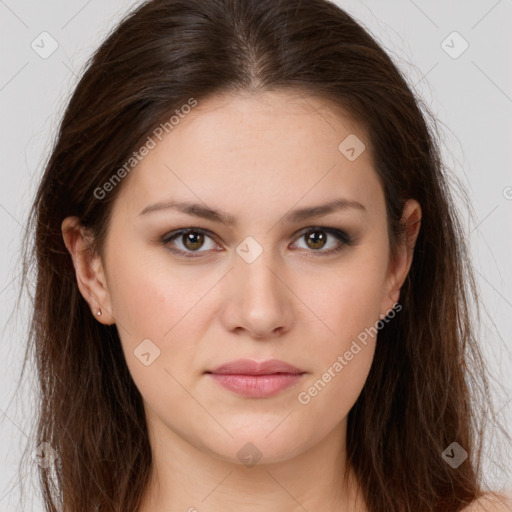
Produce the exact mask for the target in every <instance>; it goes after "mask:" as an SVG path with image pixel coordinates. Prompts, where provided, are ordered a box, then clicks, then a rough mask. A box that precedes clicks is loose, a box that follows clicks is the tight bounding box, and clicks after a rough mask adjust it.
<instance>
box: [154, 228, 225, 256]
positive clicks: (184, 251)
mask: <svg viewBox="0 0 512 512" xmlns="http://www.w3.org/2000/svg"><path fill="white" fill-rule="evenodd" d="M206 238H209V239H210V240H212V238H211V237H210V236H209V235H208V234H207V232H206V231H205V230H203V229H199V228H189V229H180V230H178V231H173V232H172V233H169V234H168V235H166V236H165V237H164V238H162V244H163V245H166V246H167V248H168V249H169V251H171V252H172V253H174V254H179V255H184V256H186V257H188V258H194V257H197V256H196V255H195V254H191V253H195V252H206V251H208V250H212V249H214V247H211V246H210V247H207V248H206V250H205V251H199V250H198V249H199V248H201V247H202V246H203V244H204V241H205V239H206ZM212 241H213V240H212ZM171 242H173V243H175V244H176V243H177V245H178V248H176V247H173V246H172V245H171ZM180 245H181V247H180ZM213 245H214V246H215V244H213ZM198 256H199V255H198Z"/></svg>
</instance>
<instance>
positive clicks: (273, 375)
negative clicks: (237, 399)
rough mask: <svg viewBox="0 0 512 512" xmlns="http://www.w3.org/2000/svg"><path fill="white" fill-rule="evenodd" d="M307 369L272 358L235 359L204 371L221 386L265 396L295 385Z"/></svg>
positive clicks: (254, 395) (251, 396)
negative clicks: (259, 360)
mask: <svg viewBox="0 0 512 512" xmlns="http://www.w3.org/2000/svg"><path fill="white" fill-rule="evenodd" d="M306 373H307V372H305V371H302V370H300V369H299V368H297V367H295V366H293V365H291V364H289V363H286V362H284V361H279V360H277V359H272V360H269V361H263V362H257V361H252V360H249V359H239V360H237V361H232V362H230V363H226V364H223V365H221V366H219V367H218V368H216V369H215V370H212V371H207V372H205V374H207V375H210V377H211V378H212V379H213V380H214V381H215V382H217V383H218V384H220V385H221V386H222V387H224V388H225V389H228V390H229V391H232V392H234V393H236V394H238V395H241V396H244V397H247V398H267V397H271V396H274V395H276V394H278V393H279V392H281V391H283V390H285V389H287V388H289V387H291V386H293V385H296V384H297V383H298V382H299V381H300V380H301V379H302V376H303V375H305V374H306Z"/></svg>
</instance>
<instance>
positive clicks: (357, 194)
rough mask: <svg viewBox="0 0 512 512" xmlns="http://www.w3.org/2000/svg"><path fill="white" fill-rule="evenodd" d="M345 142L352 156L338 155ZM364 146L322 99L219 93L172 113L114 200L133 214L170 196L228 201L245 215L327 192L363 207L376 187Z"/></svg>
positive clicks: (360, 133)
mask: <svg viewBox="0 0 512 512" xmlns="http://www.w3.org/2000/svg"><path fill="white" fill-rule="evenodd" d="M354 137H355V139H354ZM347 140H348V141H349V143H350V144H349V145H352V146H354V141H356V145H357V144H360V146H357V147H356V150H357V151H358V152H360V154H359V155H356V156H357V158H356V159H350V158H347V154H346V153H344V151H345V150H346V149H347V148H346V146H347V144H345V141H347ZM340 145H341V146H340ZM365 146H366V149H364V150H363V149H361V148H364V147H365ZM368 146H369V141H368V140H367V136H366V133H365V131H364V129H363V128H362V127H360V126H359V125H358V124H357V123H355V122H354V121H353V120H352V119H351V118H350V117H349V116H348V115H346V114H344V112H343V110H342V109H341V107H338V106H336V105H334V104H333V103H331V102H329V101H327V100H324V99H322V98H319V97H316V96H311V95H304V94H301V93H298V92H295V91H294V92H290V91H272V92H265V93H257V94H249V93H247V94H243V95H242V94H236V95H235V94H232V95H229V94H224V95H222V96H215V97H211V98H209V99H207V100H203V101H198V104H197V106H195V107H194V108H193V109H192V110H191V112H190V113H188V114H186V115H182V116H180V121H179V124H178V125H177V126H175V127H174V128H173V129H172V130H170V131H169V133H165V134H164V135H163V138H162V140H161V141H158V140H157V141H156V145H155V147H154V149H152V150H151V151H150V152H149V154H147V156H145V157H144V158H143V159H142V161H141V162H140V163H139V164H138V165H137V166H136V167H135V169H134V170H133V171H132V172H131V174H130V176H129V178H128V179H127V181H128V183H125V184H124V186H123V191H122V194H121V197H123V196H124V197H125V198H126V199H129V203H130V204H131V205H134V206H135V207H136V208H139V212H140V210H141V209H143V208H144V207H146V206H147V204H148V203H149V202H151V201H158V200H165V199H170V198H174V199H179V200H193V201H194V202H198V200H199V201H203V202H205V203H208V204H209V205H210V204H211V205H215V204H223V205H224V208H223V209H224V210H229V206H225V205H226V204H228V203H229V202H230V198H235V200H234V201H233V204H232V206H233V208H234V209H237V208H238V209H239V208H240V207H242V206H244V205H245V206H246V207H247V208H250V209H251V211H252V212H256V211H257V210H258V208H260V209H263V208H265V209H268V208H270V206H271V205H272V204H274V203H278V204H280V205H281V210H282V208H283V207H285V206H286V205H287V204H288V203H290V205H289V206H290V207H291V206H292V204H294V203H296V202H297V201H303V202H305V203H306V202H307V203H317V202H318V200H324V199H326V198H328V197H327V196H330V195H331V196H332V197H333V198H334V197H339V196H340V195H341V196H347V198H348V199H354V200H358V201H361V202H363V201H366V202H371V201H375V199H376V197H375V195H376V194H377V195H378V194H379V188H380V186H379V182H378V180H377V176H376V174H375V172H374V170H373V163H372V156H371V154H370V151H369V149H368ZM349 156H350V154H349ZM301 198H303V199H301ZM241 200H242V202H243V203H244V204H243V205H242V204H236V201H238V202H240V201H241Z"/></svg>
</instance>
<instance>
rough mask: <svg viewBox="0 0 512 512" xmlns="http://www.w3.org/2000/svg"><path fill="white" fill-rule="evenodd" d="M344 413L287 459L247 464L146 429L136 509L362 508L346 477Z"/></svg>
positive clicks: (361, 511) (288, 511)
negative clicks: (147, 457)
mask: <svg viewBox="0 0 512 512" xmlns="http://www.w3.org/2000/svg"><path fill="white" fill-rule="evenodd" d="M345 437H346V419H345V420H344V421H343V422H342V423H340V424H339V425H338V426H337V427H336V428H335V429H333V430H332V431H331V432H330V433H329V434H327V435H326V436H325V437H324V438H323V439H322V441H321V442H320V443H318V444H317V445H315V446H312V447H310V448H309V449H307V450H306V451H304V452H302V453H299V454H296V455H294V456H293V455H292V456H291V457H289V458H287V459H286V460H282V459H280V460H279V461H277V462H273V463H265V464H261V463H256V464H255V465H254V466H252V467H249V466H245V465H244V464H241V463H234V462H233V461H230V460H225V459H221V458H219V457H218V456H217V455H216V454H214V453H209V452H206V451H204V450H201V449H200V448H199V447H197V446H194V445H192V444H190V443H188V442H187V441H186V440H184V439H183V438H182V437H180V436H179V435H177V434H176V433H174V432H172V431H170V430H169V429H168V428H167V427H165V426H164V425H162V424H158V423H156V424H154V427H153V428H152V429H150V443H151V447H152V453H153V462H152V467H151V475H150V478H149V482H148V485H147V487H146V490H145V493H144V497H143V500H142V503H141V507H139V510H138V512H164V511H165V512H206V511H208V512H217V511H218V512H221V511H222V512H230V511H235V510H236V512H249V511H250V512H258V511H261V512H263V511H265V512H266V511H268V510H279V511H280V512H298V511H301V512H303V511H304V510H308V511H309V510H325V511H326V512H329V511H332V512H334V511H336V512H340V511H346V512H366V510H367V509H366V508H365V505H364V503H363V499H362V496H361V494H359V499H358V501H356V494H357V491H358V489H359V488H358V485H357V482H356V478H355V476H354V474H353V472H352V471H349V476H348V478H347V480H344V478H343V474H344V469H345V452H346V451H345Z"/></svg>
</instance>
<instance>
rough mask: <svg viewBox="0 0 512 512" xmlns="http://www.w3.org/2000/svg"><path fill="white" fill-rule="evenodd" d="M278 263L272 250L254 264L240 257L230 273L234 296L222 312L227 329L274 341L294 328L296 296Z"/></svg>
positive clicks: (230, 297) (263, 254) (259, 257)
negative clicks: (294, 301) (294, 302)
mask: <svg viewBox="0 0 512 512" xmlns="http://www.w3.org/2000/svg"><path fill="white" fill-rule="evenodd" d="M276 262H277V260H276V259H274V258H273V256H272V252H271V251H270V249H268V250H267V249H265V250H264V251H263V253H262V254H260V256H258V258H256V260H255V261H253V262H251V263H248V262H247V261H245V260H244V259H243V258H241V257H239V256H238V255H236V257H235V261H234V268H233V270H232V271H231V272H230V279H231V281H230V292H231V293H229V297H228V299H227V300H226V303H225V304H224V308H223V311H222V322H223V324H224V326H225V327H226V329H228V330H229V331H232V332H237V331H238V332H240V333H241V332H243V331H245V332H246V333H249V335H250V336H252V337H254V338H258V339H262V338H265V339H267V338H268V339H273V338H275V337H277V336H280V335H282V334H284V333H285V332H287V331H288V330H289V329H290V327H291V325H292V322H293V319H294V314H293V301H292V299H293V293H292V292H291V290H290V288H289V285H288V284H287V283H286V279H285V276H284V274H283V271H282V267H281V266H279V265H277V264H276ZM279 269H281V271H280V270H279Z"/></svg>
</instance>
